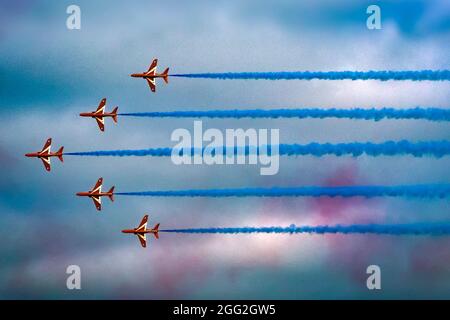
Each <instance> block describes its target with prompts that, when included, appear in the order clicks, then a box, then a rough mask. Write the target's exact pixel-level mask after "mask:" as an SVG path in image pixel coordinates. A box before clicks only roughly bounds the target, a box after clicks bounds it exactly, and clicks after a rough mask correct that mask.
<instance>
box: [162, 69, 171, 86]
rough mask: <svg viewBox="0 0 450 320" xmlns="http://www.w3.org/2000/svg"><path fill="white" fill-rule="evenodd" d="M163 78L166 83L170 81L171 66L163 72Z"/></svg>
mask: <svg viewBox="0 0 450 320" xmlns="http://www.w3.org/2000/svg"><path fill="white" fill-rule="evenodd" d="M162 76H163V79H164V82H165V83H169V68H166V70H164V72H163V73H162Z"/></svg>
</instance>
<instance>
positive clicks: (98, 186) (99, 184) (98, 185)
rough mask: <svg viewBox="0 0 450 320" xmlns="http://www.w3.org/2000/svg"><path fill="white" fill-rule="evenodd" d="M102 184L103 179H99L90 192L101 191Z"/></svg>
mask: <svg viewBox="0 0 450 320" xmlns="http://www.w3.org/2000/svg"><path fill="white" fill-rule="evenodd" d="M102 183H103V178H99V179H98V180H97V183H96V184H95V186H94V187H93V188H92V190H91V192H101V191H102Z"/></svg>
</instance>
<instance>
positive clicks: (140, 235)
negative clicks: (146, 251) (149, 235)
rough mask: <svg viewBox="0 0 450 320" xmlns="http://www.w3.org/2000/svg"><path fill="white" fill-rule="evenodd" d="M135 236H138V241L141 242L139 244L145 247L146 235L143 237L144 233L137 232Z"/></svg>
mask: <svg viewBox="0 0 450 320" xmlns="http://www.w3.org/2000/svg"><path fill="white" fill-rule="evenodd" d="M137 237H138V239H139V241H140V242H141V246H142V247H143V248H145V247H146V246H147V239H146V237H145V233H144V234H140V233H138V234H137Z"/></svg>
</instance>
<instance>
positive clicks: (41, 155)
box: [25, 152, 62, 158]
mask: <svg viewBox="0 0 450 320" xmlns="http://www.w3.org/2000/svg"><path fill="white" fill-rule="evenodd" d="M61 155H62V153H61V152H54V153H51V152H50V153H49V152H46V153H42V152H31V153H26V154H25V157H29V158H50V157H59V156H61Z"/></svg>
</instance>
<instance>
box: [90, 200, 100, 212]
mask: <svg viewBox="0 0 450 320" xmlns="http://www.w3.org/2000/svg"><path fill="white" fill-rule="evenodd" d="M92 201H94V204H95V207H96V208H97V210H98V211H100V210H102V198H100V197H92Z"/></svg>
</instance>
